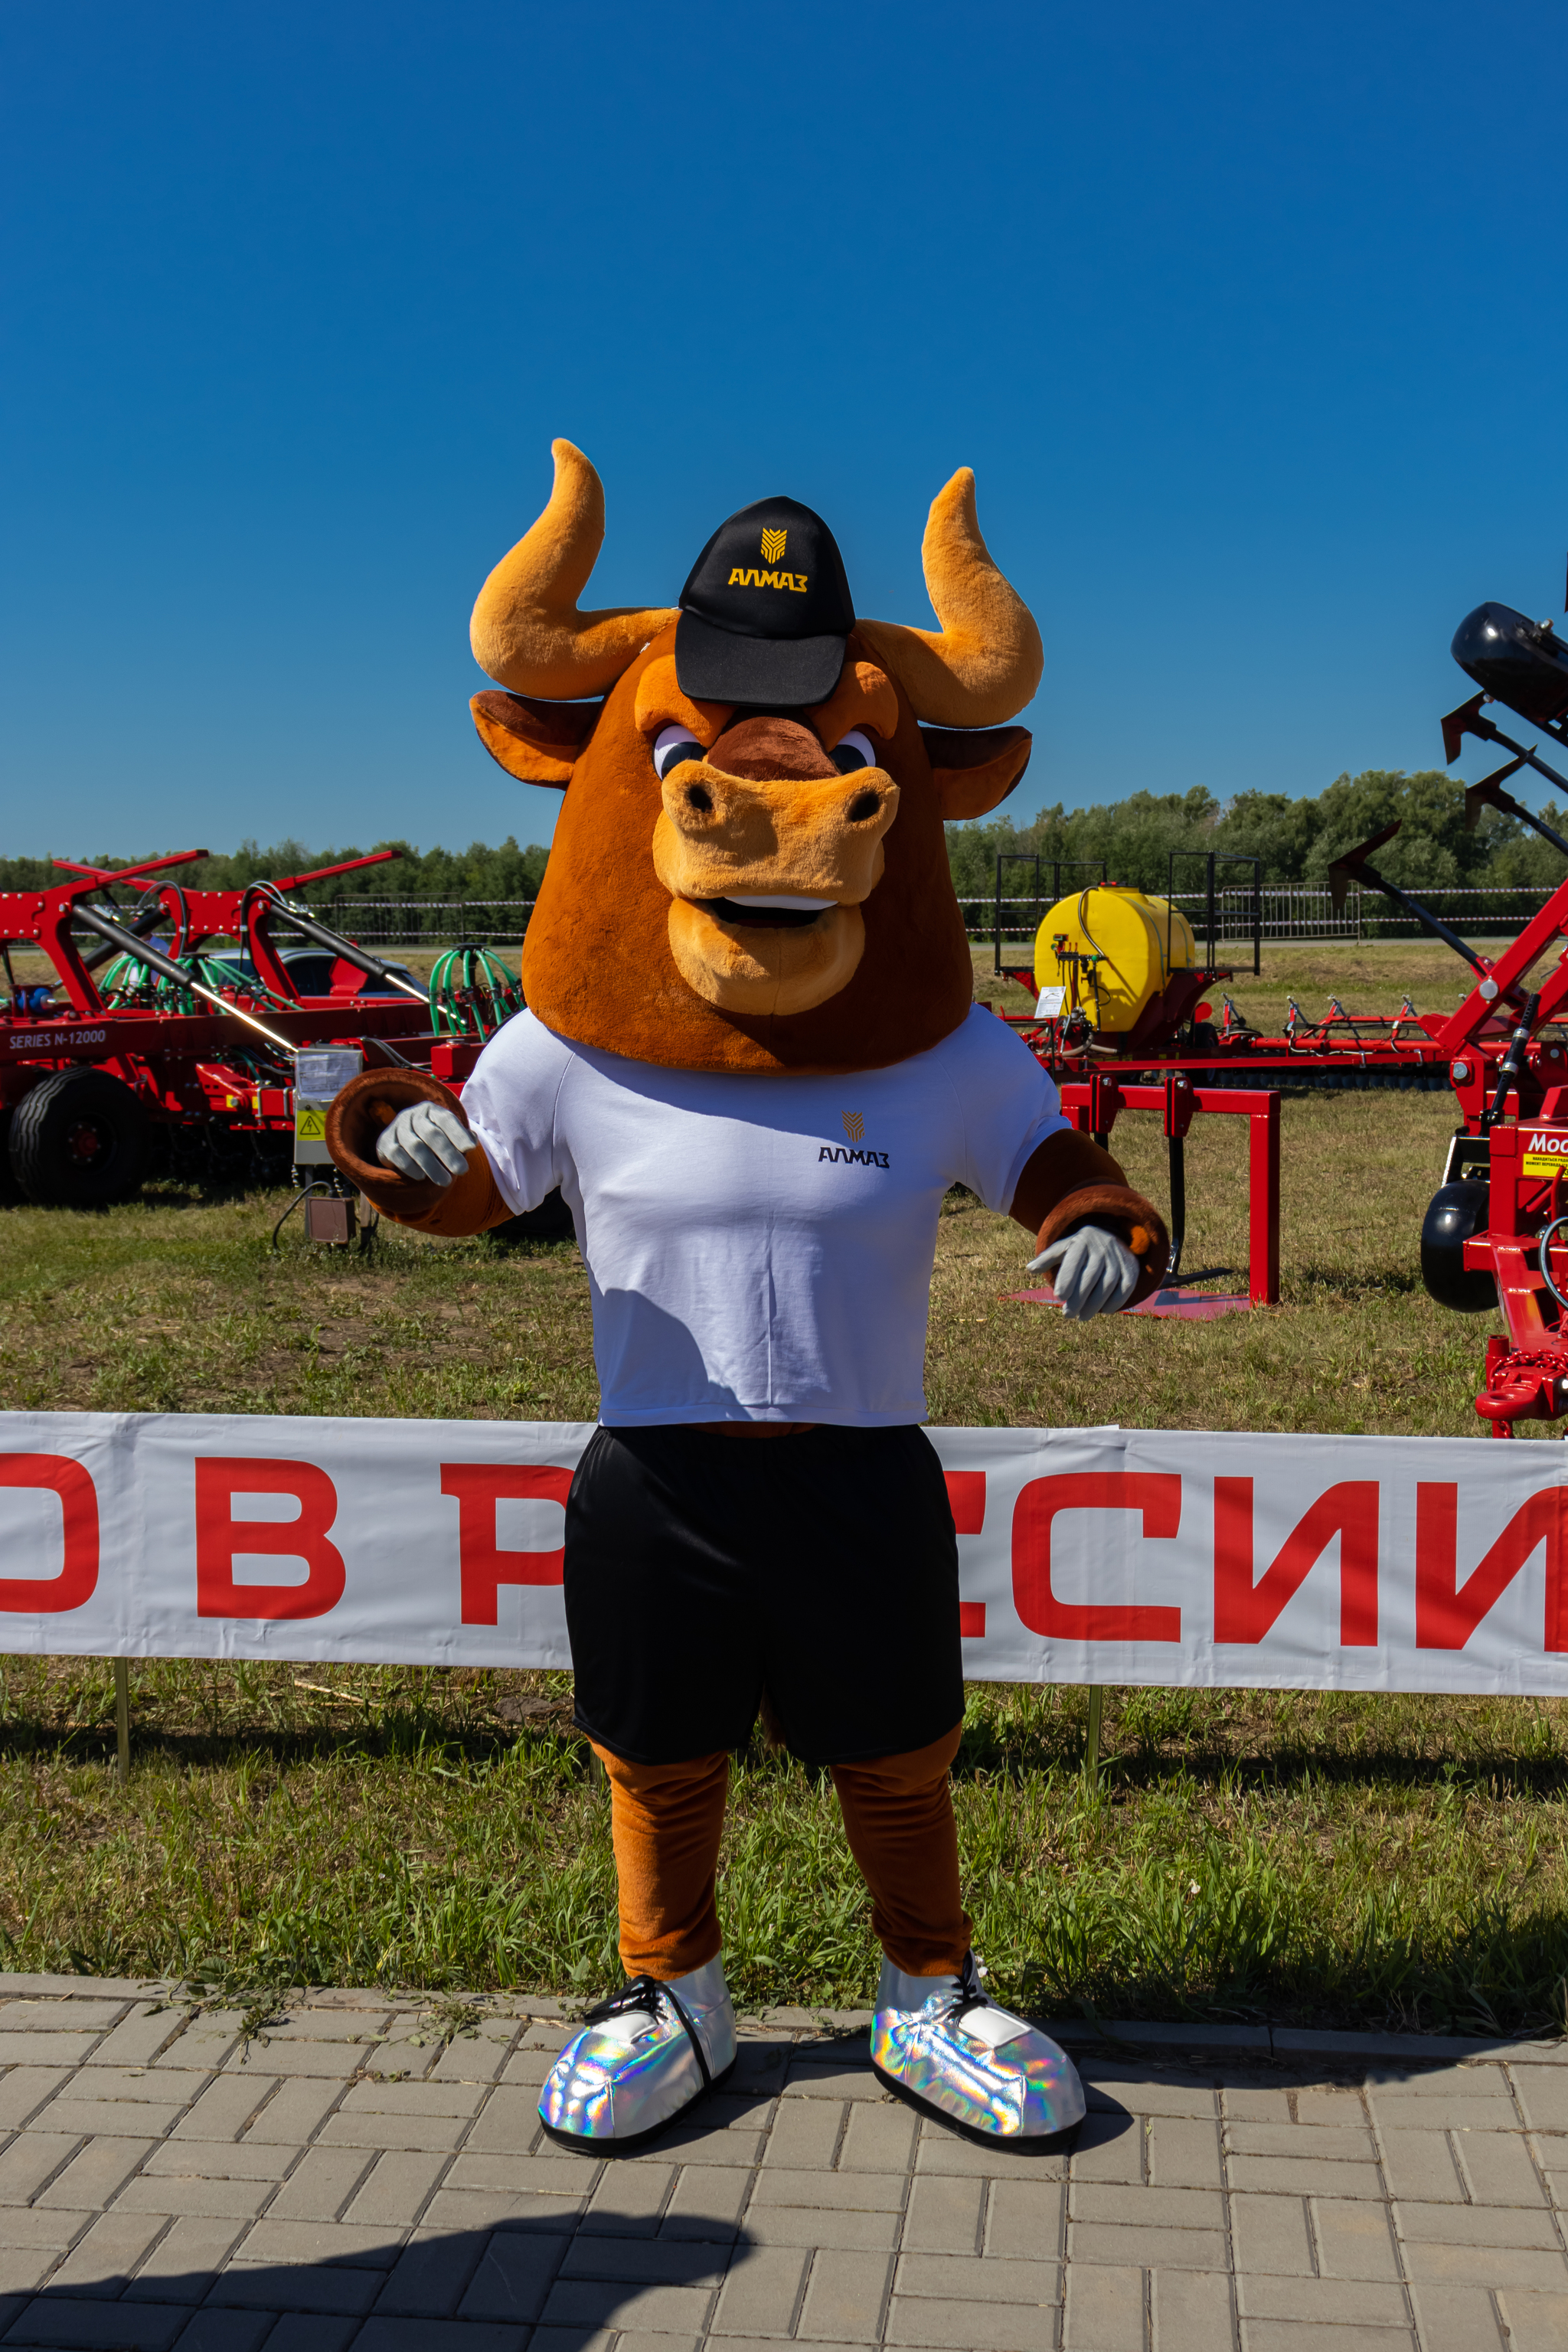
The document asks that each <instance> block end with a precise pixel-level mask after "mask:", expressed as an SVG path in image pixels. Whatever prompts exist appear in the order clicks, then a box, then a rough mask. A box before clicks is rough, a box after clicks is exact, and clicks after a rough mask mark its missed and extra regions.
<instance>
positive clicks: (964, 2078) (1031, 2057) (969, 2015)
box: [871, 1952, 1084, 2147]
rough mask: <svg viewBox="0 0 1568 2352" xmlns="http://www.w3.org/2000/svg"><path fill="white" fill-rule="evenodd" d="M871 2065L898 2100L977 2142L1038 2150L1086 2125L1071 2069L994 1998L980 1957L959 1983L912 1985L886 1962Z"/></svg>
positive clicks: (920, 1980)
mask: <svg viewBox="0 0 1568 2352" xmlns="http://www.w3.org/2000/svg"><path fill="white" fill-rule="evenodd" d="M871 2064H872V2067H873V2069H874V2071H875V2073H876V2074H877V2078H878V2080H879V2082H881V2083H883V2084H886V2085H887V2087H888V2089H889V2091H891V2092H892V2093H893V2094H894V2095H895V2096H896V2097H898V2098H900V2099H904V2100H906V2101H907V2102H908V2103H909V2105H910V2106H912V2107H919V2108H920V2109H921V2112H922V2113H924V2114H926V2115H929V2116H935V2117H936V2119H937V2121H938V2122H939V2123H944V2124H949V2125H951V2126H952V2127H953V2128H954V2129H955V2130H957V2131H961V2132H963V2134H964V2136H965V2137H966V2138H969V2139H977V2140H980V2141H982V2142H985V2143H994V2142H995V2141H997V2140H1010V2141H1014V2142H1027V2143H1029V2144H1030V2145H1031V2146H1032V2147H1038V2146H1039V2145H1040V2143H1041V2142H1042V2141H1045V2140H1052V2139H1055V2138H1056V2137H1057V2136H1058V2133H1063V2132H1068V2131H1071V2130H1073V2129H1075V2128H1076V2126H1078V2125H1079V2124H1080V2123H1081V2122H1082V2121H1083V2116H1084V2096H1083V2084H1081V2083H1080V2082H1079V2078H1078V2069H1077V2067H1076V2066H1075V2065H1074V2064H1073V2063H1072V2060H1071V2059H1070V2058H1069V2057H1068V2054H1067V2053H1066V2051H1065V2050H1059V2049H1058V2047H1057V2044H1056V2043H1055V2042H1053V2041H1052V2040H1051V2039H1050V2037H1049V2036H1048V2035H1047V2034H1044V2033H1041V2032H1038V2031H1037V2028H1036V2027H1034V2026H1032V2025H1030V2024H1028V2023H1027V2022H1026V2021H1025V2020H1024V2019H1023V2018H1021V2017H1015V2016H1013V2014H1012V2013H1011V2011H1008V2010H1005V2009H998V2008H997V2006H996V2004H995V2002H994V2001H992V2000H987V1999H986V1997H985V1995H984V1993H983V1992H982V1991H981V1990H980V1972H979V1969H977V1967H976V1966H975V1960H974V1955H973V1952H966V1953H965V1954H964V1958H963V1969H962V1971H961V1972H960V1974H959V1975H957V1976H955V1977H952V1976H942V1977H911V1976H906V1975H905V1974H904V1972H903V1970H902V1969H896V1968H895V1967H894V1966H893V1964H892V1962H891V1960H886V1959H885V1960H884V1961H883V1962H882V1977H881V1982H880V1983H879V1985H878V1987H877V2013H876V2016H875V2018H874V2019H873V2021H872V2024H871Z"/></svg>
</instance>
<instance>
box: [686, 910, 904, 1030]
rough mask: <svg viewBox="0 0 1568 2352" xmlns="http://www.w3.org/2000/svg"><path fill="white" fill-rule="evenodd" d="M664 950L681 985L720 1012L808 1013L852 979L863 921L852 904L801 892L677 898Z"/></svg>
mask: <svg viewBox="0 0 1568 2352" xmlns="http://www.w3.org/2000/svg"><path fill="white" fill-rule="evenodd" d="M781 898H782V899H783V900H784V904H783V905H782V906H781V905H780V904H779V903H778V901H779V900H780V899H781ZM669 947H670V953H671V954H672V955H673V957H674V958H675V965H676V970H677V971H679V974H680V976H681V978H682V980H684V981H685V982H686V984H687V986H688V987H689V988H690V989H693V990H695V992H696V993H697V994H698V995H699V996H700V997H703V998H705V999H706V1001H707V1002H708V1003H710V1004H712V1005H715V1006H717V1007H718V1009H719V1010H720V1011H721V1012H722V1013H740V1014H743V1015H750V1016H752V1017H755V1016H757V1015H759V1014H774V1013H808V1012H810V1010H811V1009H812V1007H813V1006H814V1005H817V1004H822V1003H826V1000H827V998H828V997H830V996H837V993H838V992H839V990H840V989H841V988H844V987H847V984H848V982H849V981H850V980H851V979H852V978H853V977H854V974H855V971H856V968H857V966H858V964H859V961H860V958H861V956H862V955H863V954H864V953H865V950H866V925H865V921H864V919H863V918H862V916H861V913H860V909H859V908H858V906H854V905H848V906H847V905H846V904H845V903H844V901H843V900H842V899H839V898H826V899H824V898H815V897H807V896H806V895H805V893H804V892H794V891H791V892H788V893H785V892H784V891H769V892H767V893H766V894H765V897H763V902H762V903H761V904H759V903H758V899H757V897H755V896H753V894H752V892H751V891H744V892H742V893H740V894H738V895H737V896H736V897H735V898H696V897H693V898H685V897H680V898H672V899H671V900H670V905H669Z"/></svg>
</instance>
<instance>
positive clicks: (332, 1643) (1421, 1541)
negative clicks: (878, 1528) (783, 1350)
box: [0, 1412, 1568, 1696]
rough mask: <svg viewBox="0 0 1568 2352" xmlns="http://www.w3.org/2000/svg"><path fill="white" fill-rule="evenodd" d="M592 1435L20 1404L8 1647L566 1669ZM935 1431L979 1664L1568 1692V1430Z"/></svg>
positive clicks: (9, 1443)
mask: <svg viewBox="0 0 1568 2352" xmlns="http://www.w3.org/2000/svg"><path fill="white" fill-rule="evenodd" d="M592 1434H593V1431H592V1428H591V1426H590V1425H588V1424H586V1423H578V1422H554V1423H551V1422H520V1421H503V1422H484V1421H346V1420H344V1421H339V1420H318V1419H313V1418H300V1419H292V1418H281V1417H276V1418H274V1417H268V1416H264V1415H253V1414H206V1413H132V1414H112V1413H64V1412H61V1413H25V1412H10V1413H0V1651H41V1652H55V1653H72V1654H87V1655H96V1656H113V1655H121V1654H123V1655H126V1656H131V1657H182V1658H197V1657H199V1658H289V1659H299V1660H312V1659H327V1658H353V1659H362V1660H365V1661H368V1662H370V1663H373V1664H417V1665H477V1666H568V1665H570V1664H571V1662H572V1661H571V1653H570V1650H569V1648H568V1646H567V1641H566V1619H565V1612H564V1608H563V1602H562V1595H561V1569H562V1540H563V1527H564V1520H563V1506H564V1503H565V1498H566V1490H567V1487H568V1486H569V1484H570V1482H571V1476H572V1472H573V1469H574V1466H575V1464H576V1462H577V1459H578V1456H579V1455H580V1454H581V1453H582V1451H583V1448H584V1445H585V1444H587V1442H588V1439H589V1438H590V1436H591V1435H592ZM931 1439H932V1442H933V1443H934V1444H935V1446H936V1448H937V1451H938V1453H939V1454H940V1455H941V1457H942V1465H943V1467H944V1469H945V1471H946V1473H947V1480H948V1491H949V1493H950V1495H951V1496H952V1506H953V1516H954V1518H955V1520H956V1522H957V1526H958V1530H959V1558H960V1562H961V1580H962V1594H963V1601H962V1609H963V1650H964V1660H965V1672H966V1673H967V1675H969V1677H970V1679H971V1680H972V1681H976V1682H1063V1683H1112V1682H1113V1683H1164V1684H1174V1683H1197V1684H1216V1685H1240V1684H1259V1685H1271V1686H1276V1687H1283V1688H1292V1689H1336V1690H1411V1691H1414V1690H1455V1691H1505V1692H1516V1693H1522V1692H1539V1693H1542V1694H1543V1695H1547V1696H1562V1695H1564V1694H1568V1591H1565V1589H1564V1578H1565V1576H1568V1545H1565V1543H1564V1530H1565V1528H1568V1481H1565V1479H1564V1476H1563V1472H1561V1471H1559V1469H1558V1466H1557V1465H1558V1464H1559V1463H1560V1462H1563V1460H1564V1456H1563V1452H1562V1450H1561V1448H1560V1447H1559V1446H1558V1445H1555V1444H1550V1443H1536V1444H1519V1443H1515V1444H1498V1443H1497V1442H1496V1441H1495V1440H1492V1439H1489V1438H1459V1439H1452V1438H1407V1437H1295V1436H1271V1435H1244V1434H1236V1433H1230V1434H1224V1435H1218V1434H1205V1433H1203V1432H1200V1431H1186V1430H1184V1431H1163V1430H1119V1429H1084V1430H1029V1429H1012V1430H1006V1429H933V1430H932V1431H931ZM784 1442H785V1443H787V1442H788V1441H787V1440H786V1441H784ZM887 1569H888V1580H889V1592H890V1593H893V1592H896V1591H897V1586H898V1579H899V1562H898V1559H897V1558H896V1557H893V1556H889V1560H888V1564H887Z"/></svg>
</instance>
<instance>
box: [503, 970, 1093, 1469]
mask: <svg viewBox="0 0 1568 2352" xmlns="http://www.w3.org/2000/svg"><path fill="white" fill-rule="evenodd" d="M463 1111H464V1116H465V1117H466V1118H467V1119H468V1123H469V1125H470V1126H471V1127H472V1129H473V1130H474V1133H475V1134H476V1135H477V1136H478V1137H479V1141H480V1142H481V1143H482V1144H483V1146H484V1149H485V1154H486V1157H487V1158H488V1159H489V1163H490V1166H491V1167H492V1168H493V1169H494V1171H495V1178H496V1182H497V1184H498V1185H499V1186H500V1192H501V1197H502V1199H503V1200H504V1201H506V1202H507V1203H508V1205H509V1206H510V1208H512V1209H513V1210H515V1211H518V1212H520V1213H521V1211H523V1210H525V1209H532V1208H537V1207H538V1205H539V1203H540V1202H541V1201H542V1200H543V1198H544V1196H545V1194H546V1193H547V1192H551V1191H552V1189H553V1188H554V1187H555V1186H556V1185H557V1184H558V1185H559V1186H560V1187H561V1190H562V1192H563V1194H564V1196H565V1198H566V1200H567V1201H568V1202H569V1203H570V1205H571V1209H572V1214H573V1217H574V1220H575V1222H576V1227H577V1239H578V1243H579V1245H580V1246H581V1249H582V1252H583V1255H584V1259H585V1261H586V1263H587V1267H588V1278H589V1283H590V1286H591V1288H592V1292H593V1302H594V1355H595V1362H596V1364H597V1367H598V1373H599V1386H600V1390H601V1392H602V1402H601V1412H600V1418H601V1419H602V1420H603V1421H605V1422H606V1423H609V1424H610V1425H611V1426H613V1427H621V1428H636V1427H640V1426H643V1425H646V1424H648V1423H660V1422H693V1421H825V1422H839V1423H849V1424H851V1425H852V1426H854V1427H856V1428H861V1429H877V1428H882V1427H885V1426H894V1425H897V1424H900V1423H909V1422H918V1421H922V1420H923V1419H924V1418H925V1411H926V1404H925V1396H924V1393H923V1388H922V1373H923V1370H924V1364H925V1336H926V1313H927V1308H928V1306H929V1303H930V1293H931V1266H932V1263H933V1260H934V1258H935V1255H936V1233H937V1220H938V1216H939V1214H940V1212H941V1207H942V1195H943V1193H944V1192H946V1191H947V1189H948V1187H949V1185H951V1184H954V1183H963V1184H967V1185H968V1186H969V1188H970V1190H971V1192H977V1193H978V1194H979V1196H980V1198H981V1200H983V1201H984V1203H985V1205H986V1207H987V1208H990V1209H1002V1210H1005V1209H1006V1208H1007V1207H1008V1206H1009V1205H1010V1204H1011V1202H1012V1198H1013V1193H1014V1191H1015V1189H1016V1185H1017V1181H1018V1177H1019V1175H1020V1174H1021V1172H1022V1171H1023V1168H1024V1164H1025V1162H1026V1160H1027V1159H1028V1157H1029V1155H1030V1153H1031V1152H1032V1151H1033V1150H1034V1149H1035V1147H1036V1145H1037V1144H1038V1143H1039V1142H1040V1141H1041V1139H1043V1138H1044V1137H1046V1136H1047V1135H1055V1134H1057V1133H1058V1131H1059V1130H1060V1129H1064V1128H1066V1127H1067V1126H1068V1125H1069V1121H1068V1120H1067V1119H1066V1118H1063V1116H1062V1111H1061V1105H1060V1103H1059V1101H1058V1097H1057V1090H1056V1087H1054V1086H1053V1085H1052V1083H1051V1081H1050V1079H1049V1078H1048V1077H1047V1075H1046V1073H1045V1071H1044V1070H1042V1069H1041V1067H1040V1066H1039V1064H1038V1063H1037V1061H1036V1059H1035V1057H1034V1055H1032V1054H1031V1053H1030V1052H1029V1050H1028V1048H1027V1046H1026V1045H1024V1044H1023V1042H1022V1041H1021V1039H1019V1038H1018V1037H1016V1036H1015V1034H1013V1032H1012V1030H1011V1029H1009V1028H1008V1027H1007V1026H1006V1024H1005V1023H1004V1022H1001V1021H998V1020H997V1019H996V1017H995V1015H994V1013H990V1012H988V1011H986V1010H985V1008H984V1006H981V1005H976V1006H974V1007H973V1010H972V1011H971V1013H970V1014H969V1017H968V1019H967V1020H966V1021H965V1022H964V1023H963V1025H962V1026H961V1027H960V1028H958V1029H956V1030H954V1031H953V1033H952V1035H951V1036H948V1037H944V1038H943V1040H942V1044H941V1045H936V1046H933V1047H932V1048H931V1051H930V1052H929V1053H926V1054H917V1055H913V1056H912V1057H911V1058H910V1060H909V1061H907V1062H898V1063H895V1064H894V1065H893V1066H892V1067H891V1068H890V1069H885V1070H865V1071H860V1072H858V1073H857V1074H856V1075H854V1076H849V1077H785V1076H771V1075H769V1076H755V1077H752V1076H745V1077H742V1076H731V1075H730V1074H728V1073H725V1072H717V1071H709V1070H668V1069H660V1068H658V1067H657V1066H655V1065H654V1064H652V1063H649V1062H633V1061H627V1060H625V1059H624V1058H623V1057H622V1056H621V1055H617V1054H606V1053H602V1052H600V1051H598V1050H597V1049H596V1048H594V1047H592V1046H586V1045H572V1044H571V1043H570V1042H569V1041H568V1040H566V1039H565V1038H562V1037H557V1036H556V1035H555V1034H553V1032H552V1031H551V1030H549V1029H547V1028H545V1026H544V1024H543V1023H542V1022H541V1021H539V1020H537V1019H536V1018H535V1017H534V1015H533V1014H532V1013H518V1014H516V1015H514V1017H513V1018H512V1019H511V1020H510V1021H509V1022H508V1023H507V1024H505V1026H504V1027H503V1028H502V1029H500V1030H499V1031H498V1032H497V1034H496V1035H495V1036H494V1037H492V1038H491V1040H490V1042H489V1045H487V1046H486V1047H485V1050H484V1052H483V1053H482V1054H481V1055H480V1056H479V1062H478V1064H477V1066H476V1067H475V1069H474V1073H473V1076H471V1077H470V1078H469V1079H468V1084H467V1085H466V1086H465V1087H464V1088H463Z"/></svg>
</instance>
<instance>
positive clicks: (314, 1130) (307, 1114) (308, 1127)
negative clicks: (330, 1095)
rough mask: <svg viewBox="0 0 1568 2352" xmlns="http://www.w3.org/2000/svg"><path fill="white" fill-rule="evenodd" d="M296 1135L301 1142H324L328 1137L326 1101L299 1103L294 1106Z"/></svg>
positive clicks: (296, 1138)
mask: <svg viewBox="0 0 1568 2352" xmlns="http://www.w3.org/2000/svg"><path fill="white" fill-rule="evenodd" d="M294 1137H295V1140H296V1141H297V1142H299V1143H324V1142H325V1141H326V1139H327V1106H326V1104H325V1103H297V1104H296V1105H295V1108H294Z"/></svg>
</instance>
